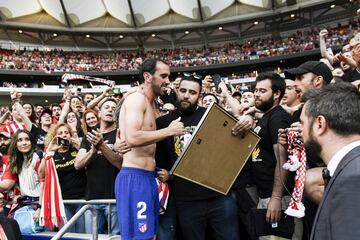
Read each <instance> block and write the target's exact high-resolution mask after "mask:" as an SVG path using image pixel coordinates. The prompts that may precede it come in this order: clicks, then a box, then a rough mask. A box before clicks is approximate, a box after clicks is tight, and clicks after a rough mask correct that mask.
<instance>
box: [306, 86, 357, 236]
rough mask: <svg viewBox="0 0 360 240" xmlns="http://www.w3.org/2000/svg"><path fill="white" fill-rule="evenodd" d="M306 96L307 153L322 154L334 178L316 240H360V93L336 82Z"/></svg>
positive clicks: (316, 227)
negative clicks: (359, 218) (359, 217)
mask: <svg viewBox="0 0 360 240" xmlns="http://www.w3.org/2000/svg"><path fill="white" fill-rule="evenodd" d="M305 98H306V99H307V101H306V103H305V105H304V109H303V111H302V113H301V117H300V121H301V124H302V127H303V138H304V142H305V147H306V153H307V156H308V157H312V155H313V154H315V155H319V157H321V159H322V160H323V161H324V163H325V164H326V165H327V167H328V173H329V177H331V179H330V180H329V182H328V184H327V185H326V187H325V192H324V195H323V198H322V200H321V202H320V205H319V208H318V211H317V214H316V217H315V220H314V226H313V229H312V233H311V238H310V239H314V240H316V239H359V236H360V228H359V227H358V226H359V224H360V221H359V220H358V216H359V215H360V208H359V206H358V203H359V201H360V188H359V186H358V184H359V182H360V121H359V119H360V93H359V91H358V90H357V89H356V88H355V87H353V86H352V85H351V84H347V83H336V84H330V85H327V86H325V87H324V88H322V89H314V90H309V91H308V92H306V93H305ZM315 159H316V158H315Z"/></svg>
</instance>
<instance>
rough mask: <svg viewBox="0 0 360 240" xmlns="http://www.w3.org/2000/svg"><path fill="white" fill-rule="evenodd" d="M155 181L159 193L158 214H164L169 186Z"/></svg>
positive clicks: (157, 180)
mask: <svg viewBox="0 0 360 240" xmlns="http://www.w3.org/2000/svg"><path fill="white" fill-rule="evenodd" d="M155 179H156V183H157V187H158V193H159V204H160V214H164V213H165V210H166V207H167V203H168V200H169V185H168V184H167V183H166V182H165V183H163V182H161V181H159V179H157V178H155Z"/></svg>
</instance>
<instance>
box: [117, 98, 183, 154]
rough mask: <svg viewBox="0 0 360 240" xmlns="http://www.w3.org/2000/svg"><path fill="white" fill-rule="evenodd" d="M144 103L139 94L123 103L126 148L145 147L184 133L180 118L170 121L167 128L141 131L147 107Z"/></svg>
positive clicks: (144, 100)
mask: <svg viewBox="0 0 360 240" xmlns="http://www.w3.org/2000/svg"><path fill="white" fill-rule="evenodd" d="M146 101H147V99H146V98H145V96H144V95H142V94H140V93H133V94H131V95H129V96H128V97H127V99H125V101H124V106H123V107H124V108H125V109H124V110H125V116H124V121H125V123H124V124H125V126H126V131H125V141H126V144H127V145H128V147H130V148H132V147H137V146H146V145H149V144H153V143H156V142H158V141H160V140H162V139H164V138H166V137H169V136H178V135H183V134H185V133H186V130H185V128H184V124H183V123H182V122H180V118H178V119H176V120H174V121H172V122H171V123H170V125H169V126H168V127H167V128H163V129H160V130H155V131H144V130H142V129H143V124H144V117H145V111H146V105H147V102H146ZM154 124H155V121H154Z"/></svg>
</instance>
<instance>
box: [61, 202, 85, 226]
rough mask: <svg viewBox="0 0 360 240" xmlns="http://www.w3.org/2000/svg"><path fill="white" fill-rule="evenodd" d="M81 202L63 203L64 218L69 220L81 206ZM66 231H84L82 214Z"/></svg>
mask: <svg viewBox="0 0 360 240" xmlns="http://www.w3.org/2000/svg"><path fill="white" fill-rule="evenodd" d="M82 206H83V205H82V204H66V205H65V214H66V218H67V220H68V221H69V220H70V219H71V218H72V217H73V216H74V215H75V214H76V213H77V212H78V211H79V210H80V208H81V207H82ZM68 232H73V233H84V232H85V217H84V215H82V216H81V217H80V218H79V219H78V220H77V221H76V222H75V223H74V224H73V225H72V226H71V227H70V228H68Z"/></svg>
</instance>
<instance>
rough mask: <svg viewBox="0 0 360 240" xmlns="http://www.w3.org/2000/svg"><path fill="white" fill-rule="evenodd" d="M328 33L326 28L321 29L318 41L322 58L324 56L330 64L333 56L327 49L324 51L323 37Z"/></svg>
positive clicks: (332, 61)
mask: <svg viewBox="0 0 360 240" xmlns="http://www.w3.org/2000/svg"><path fill="white" fill-rule="evenodd" d="M327 35H328V31H327V30H326V29H323V30H321V31H320V33H319V42H320V52H321V56H322V57H323V58H326V59H327V60H329V62H330V64H333V63H334V57H333V56H331V55H330V54H329V53H328V52H327V51H326V42H325V37H326V36H327Z"/></svg>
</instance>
